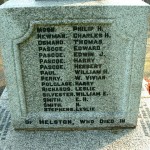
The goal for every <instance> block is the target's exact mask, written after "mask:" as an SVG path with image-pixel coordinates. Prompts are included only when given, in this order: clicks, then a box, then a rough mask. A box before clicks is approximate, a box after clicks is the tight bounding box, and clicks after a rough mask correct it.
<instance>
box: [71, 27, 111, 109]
mask: <svg viewBox="0 0 150 150" xmlns="http://www.w3.org/2000/svg"><path fill="white" fill-rule="evenodd" d="M105 38H110V37H109V34H108V33H107V32H104V31H103V27H102V26H74V27H73V41H74V69H75V92H76V94H75V95H76V111H96V107H95V105H93V102H92V101H93V100H95V99H98V98H99V97H100V96H106V95H107V93H106V91H99V90H97V87H95V82H99V81H100V80H106V74H107V73H108V70H107V68H105V67H104V64H103V63H102V62H100V61H99V60H100V59H101V58H102V57H104V52H103V41H104V40H105ZM105 57H106V56H105Z"/></svg>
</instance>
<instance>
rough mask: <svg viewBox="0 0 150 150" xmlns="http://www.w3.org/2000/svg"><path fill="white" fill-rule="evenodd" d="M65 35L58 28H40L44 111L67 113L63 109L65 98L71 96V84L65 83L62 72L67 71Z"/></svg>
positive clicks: (39, 41)
mask: <svg viewBox="0 0 150 150" xmlns="http://www.w3.org/2000/svg"><path fill="white" fill-rule="evenodd" d="M66 38H67V36H66V34H65V33H61V32H60V31H57V27H38V28H37V39H38V50H39V62H40V75H41V86H42V95H43V105H44V111H67V109H68V108H63V102H62V101H63V98H62V97H63V96H70V95H71V93H67V92H68V91H70V90H71V89H70V86H71V84H72V83H71V82H63V81H62V76H61V74H60V72H61V71H63V70H65V67H64V64H65V49H64V47H63V46H64V44H65V39H66Z"/></svg>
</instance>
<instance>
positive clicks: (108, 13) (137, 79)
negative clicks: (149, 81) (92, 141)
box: [0, 0, 149, 130]
mask: <svg viewBox="0 0 150 150" xmlns="http://www.w3.org/2000/svg"><path fill="white" fill-rule="evenodd" d="M118 2H119V1H117V0H108V1H47V2H42V1H39V2H38V1H34V0H30V1H29V0H22V1H20V0H10V1H8V2H6V3H5V4H4V5H2V6H1V7H0V14H1V15H0V22H1V24H0V33H1V35H0V45H1V48H2V50H3V59H4V67H5V75H6V78H7V84H8V93H9V97H10V101H9V104H10V110H11V114H12V115H11V117H12V123H13V126H14V128H16V129H50V130H51V129H52V130H56V129H100V128H118V127H135V126H136V124H137V115H138V110H139V102H140V91H141V86H142V75H143V66H144V58H145V47H146V38H147V36H146V35H147V28H148V22H147V20H148V14H149V6H148V5H147V4H145V3H144V2H141V1H136V2H135V1H133V2H131V1H125V2H119V3H118ZM130 4H131V5H132V6H130ZM117 5H118V6H117ZM45 29H46V31H45ZM81 31H82V34H81ZM49 32H51V34H49ZM52 32H53V33H52ZM97 33H98V34H97ZM47 34H49V36H53V38H51V39H48V38H47V39H46V40H47V41H48V40H49V41H48V42H49V45H50V46H53V47H57V48H58V45H59V44H60V45H61V44H62V45H61V46H62V49H61V48H60V49H59V50H60V51H62V50H63V52H61V53H58V52H56V51H55V53H53V54H54V55H59V57H63V58H62V60H61V59H60V60H59V61H60V62H61V63H59V65H58V66H59V67H62V68H61V69H59V70H57V69H49V71H52V72H49V73H51V74H52V75H48V77H46V73H45V76H42V75H41V74H42V71H45V70H46V69H47V68H46V69H45V68H44V67H43V66H44V65H45V64H46V63H47V62H44V63H43V61H45V59H46V58H44V57H52V56H51V54H52V52H49V51H48V50H49V49H50V48H49V49H48V47H47V46H45V47H46V51H47V52H45V51H44V50H43V51H42V50H41V49H42V48H41V47H42V46H43V47H44V45H45V43H44V42H43V44H42V46H41V44H40V43H42V41H44V40H45V37H47ZM76 35H77V36H78V38H76ZM54 36H55V37H54ZM80 36H82V37H80ZM57 37H59V38H58V39H59V40H60V39H62V40H60V41H59V40H58V39H57ZM41 38H42V39H41ZM79 39H80V40H79ZM89 39H90V41H89ZM46 40H45V41H46ZM53 40H54V41H53ZM56 40H57V44H55V41H56ZM76 40H77V41H76ZM78 40H79V41H78ZM47 41H46V43H47ZM87 41H88V42H87ZM82 42H83V43H82ZM89 43H92V44H90V46H93V47H92V48H91V47H88V48H89V50H88V52H86V54H85V53H84V51H85V50H80V49H81V48H83V45H84V46H86V45H88V44H89ZM47 45H48V44H47ZM54 45H55V46H54ZM95 45H96V47H94V46H95ZM50 46H49V47H50ZM79 46H81V47H79ZM85 49H86V48H85ZM91 49H94V50H92V52H91ZM96 49H97V50H96ZM50 50H51V49H50ZM40 51H42V52H40ZM51 51H52V50H51ZM76 51H77V53H76ZM83 53H84V57H87V56H85V55H88V56H89V57H88V59H85V58H84V59H83V57H82V59H81V60H79V58H78V57H79V56H80V55H83ZM41 57H43V58H41ZM55 57H56V56H55ZM74 57H76V58H75V59H76V60H75V59H74ZM51 59H52V58H51ZM51 59H49V61H51ZM54 61H55V60H54ZM76 61H80V63H77V62H76ZM85 61H87V62H88V63H85ZM81 62H82V63H85V64H86V65H89V64H90V67H91V68H93V64H94V66H95V68H96V69H99V72H100V71H101V72H100V73H97V75H95V76H94V75H87V74H88V73H89V71H91V70H94V69H89V66H88V67H87V68H86V69H85V68H84V70H86V73H85V72H84V71H83V72H80V73H81V75H79V76H81V78H80V79H77V77H76V76H77V75H76V74H77V73H76V72H77V71H80V69H78V70H77V71H76V72H75V71H74V68H73V67H75V66H78V65H81ZM46 65H47V64H46ZM46 65H45V67H46ZM48 65H49V67H50V68H51V67H54V66H56V63H55V64H52V63H48ZM82 66H83V65H82ZM82 66H81V67H82ZM43 68H44V69H43ZM42 69H43V70H42ZM96 69H95V70H96ZM81 70H82V69H81ZM95 70H94V71H95ZM75 73H76V74H75ZM94 73H95V72H94ZM102 75H104V76H102ZM97 77H98V78H97ZM57 80H58V81H59V82H58V81H57ZM79 80H80V81H81V83H82V84H83V82H84V84H86V85H84V86H82V87H80V88H79V86H78V84H79ZM47 82H48V84H50V86H43V84H45V83H47ZM56 83H57V85H58V84H62V83H63V84H65V83H66V84H70V85H69V86H68V88H66V87H64V88H63V89H61V88H59V86H57V87H56V88H57V89H56V90H55V89H54V90H55V92H51V90H52V86H54V85H55V84H56ZM58 89H59V90H58ZM46 90H49V91H48V92H47V91H46ZM65 90H67V92H66V91H65ZM43 91H44V92H43ZM62 91H63V92H62ZM64 91H65V92H64ZM68 91H69V92H68ZM78 91H79V94H78ZM87 91H88V92H87ZM46 92H47V93H46ZM90 92H91V93H92V94H91V93H90ZM94 92H97V94H95V93H94ZM45 93H46V94H47V95H49V96H47V95H46V94H45ZM54 93H56V94H55V96H56V97H57V98H58V99H57V103H56V104H55V103H49V104H48V102H47V101H46V102H45V101H44V100H45V99H44V98H47V97H48V98H55V97H54V96H53V95H54ZM62 93H64V94H63V96H62ZM66 93H67V94H68V95H67V94H66ZM89 93H90V94H91V95H90V94H89ZM81 94H82V95H81ZM94 94H95V95H94ZM45 95H46V96H45ZM58 95H59V96H58ZM84 95H86V96H84ZM60 97H61V98H60ZM82 97H83V98H82ZM59 98H60V99H59ZM43 101H44V102H43ZM58 101H59V102H58ZM79 101H80V102H79ZM45 103H46V104H45ZM49 105H53V106H54V105H56V106H55V107H53V110H54V109H55V110H56V109H57V110H60V109H59V108H64V109H65V111H62V109H61V111H52V110H51V107H52V106H49ZM47 107H49V108H47ZM66 108H67V109H66ZM68 109H69V111H68ZM47 110H51V111H47ZM66 110H67V111H66ZM70 110H71V111H70ZM83 110H84V111H83ZM89 110H90V111H89ZM83 120H84V121H83ZM101 121H102V122H101ZM60 122H63V123H60ZM83 122H85V123H83Z"/></svg>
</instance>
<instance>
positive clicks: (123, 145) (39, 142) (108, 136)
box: [0, 90, 150, 150]
mask: <svg viewBox="0 0 150 150" xmlns="http://www.w3.org/2000/svg"><path fill="white" fill-rule="evenodd" d="M7 94H8V93H7V91H6V90H5V92H4V93H3V95H2V97H1V99H0V116H2V119H1V120H0V150H149V149H150V97H149V98H141V105H140V113H139V115H138V124H137V128H136V129H117V130H103V131H102V130H99V131H97V130H91V131H37V130H36V131H15V130H14V128H13V127H12V124H10V123H11V118H10V113H9V108H8V103H9V100H8V96H7ZM4 118H6V119H4ZM2 120H3V121H2Z"/></svg>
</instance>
